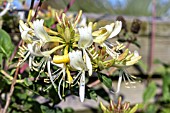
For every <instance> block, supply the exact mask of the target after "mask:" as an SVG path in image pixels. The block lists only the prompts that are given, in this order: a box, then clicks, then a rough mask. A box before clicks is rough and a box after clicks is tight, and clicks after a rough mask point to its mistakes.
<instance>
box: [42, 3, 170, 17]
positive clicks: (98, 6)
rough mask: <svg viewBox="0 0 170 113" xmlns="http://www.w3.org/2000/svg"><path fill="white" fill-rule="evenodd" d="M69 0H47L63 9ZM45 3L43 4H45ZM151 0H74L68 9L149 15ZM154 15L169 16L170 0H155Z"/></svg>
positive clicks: (55, 6)
mask: <svg viewBox="0 0 170 113" xmlns="http://www.w3.org/2000/svg"><path fill="white" fill-rule="evenodd" d="M68 2H69V0H47V1H46V3H47V4H49V5H50V6H52V7H53V8H56V9H63V8H65V7H66V5H67V4H68ZM46 3H45V4H46ZM151 6H152V0H75V3H74V4H73V6H72V7H71V8H70V11H79V10H80V9H81V10H83V12H90V13H107V14H114V15H130V16H151V14H152V12H151V10H152V9H151V8H152V7H151ZM156 9H158V10H157V13H156V16H157V17H160V16H170V0H156Z"/></svg>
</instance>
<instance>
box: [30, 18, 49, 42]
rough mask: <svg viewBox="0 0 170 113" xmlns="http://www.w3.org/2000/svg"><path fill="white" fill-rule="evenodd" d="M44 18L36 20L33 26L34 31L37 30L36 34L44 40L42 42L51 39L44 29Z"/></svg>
mask: <svg viewBox="0 0 170 113" xmlns="http://www.w3.org/2000/svg"><path fill="white" fill-rule="evenodd" d="M43 24H44V20H43V19H41V20H35V21H34V22H33V26H34V32H35V36H36V37H37V38H38V39H39V40H41V41H42V43H46V42H48V41H50V37H49V35H48V34H47V32H46V31H45V30H44V26H43Z"/></svg>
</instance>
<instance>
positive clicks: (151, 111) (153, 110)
mask: <svg viewBox="0 0 170 113" xmlns="http://www.w3.org/2000/svg"><path fill="white" fill-rule="evenodd" d="M157 110H158V106H157V105H155V104H149V106H148V107H147V109H146V110H145V113H157Z"/></svg>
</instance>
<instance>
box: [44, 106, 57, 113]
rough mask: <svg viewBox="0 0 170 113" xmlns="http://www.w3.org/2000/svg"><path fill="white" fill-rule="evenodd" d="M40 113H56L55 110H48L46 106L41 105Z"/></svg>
mask: <svg viewBox="0 0 170 113" xmlns="http://www.w3.org/2000/svg"><path fill="white" fill-rule="evenodd" d="M41 111H42V113H57V112H56V110H55V109H50V108H49V107H47V106H44V105H41Z"/></svg>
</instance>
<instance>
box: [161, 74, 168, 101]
mask: <svg viewBox="0 0 170 113" xmlns="http://www.w3.org/2000/svg"><path fill="white" fill-rule="evenodd" d="M162 80H163V85H162V90H163V97H162V98H163V100H164V101H170V98H169V97H170V76H169V75H166V76H164V77H163V79H162Z"/></svg>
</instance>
